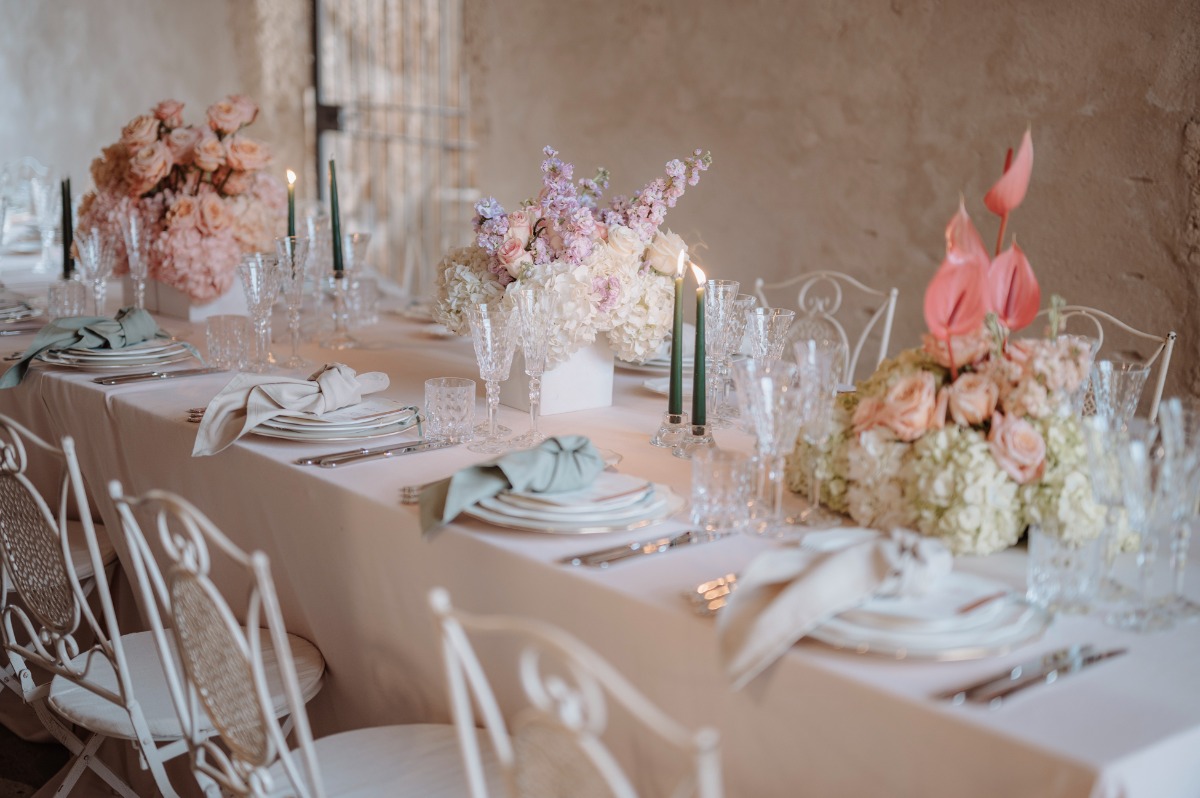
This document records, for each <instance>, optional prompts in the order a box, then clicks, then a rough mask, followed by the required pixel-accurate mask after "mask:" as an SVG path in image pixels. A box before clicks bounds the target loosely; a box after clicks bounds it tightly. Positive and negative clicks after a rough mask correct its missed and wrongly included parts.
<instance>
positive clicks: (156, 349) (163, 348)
mask: <svg viewBox="0 0 1200 798" xmlns="http://www.w3.org/2000/svg"><path fill="white" fill-rule="evenodd" d="M185 348H186V347H185V346H184V345H183V343H182V342H181V341H163V340H158V339H155V340H152V341H143V342H142V343H140V344H134V345H133V346H126V347H123V348H121V349H84V348H82V347H70V348H68V349H56V350H54V351H56V352H58V353H59V354H60V355H64V356H71V357H85V358H102V359H105V360H108V359H114V360H116V359H121V358H133V357H145V356H149V355H156V354H161V353H163V352H168V351H171V350H175V349H185Z"/></svg>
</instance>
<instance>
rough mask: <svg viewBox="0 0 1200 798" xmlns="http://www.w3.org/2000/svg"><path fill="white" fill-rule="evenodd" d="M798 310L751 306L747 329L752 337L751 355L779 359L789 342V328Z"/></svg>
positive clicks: (758, 358)
mask: <svg viewBox="0 0 1200 798" xmlns="http://www.w3.org/2000/svg"><path fill="white" fill-rule="evenodd" d="M795 320H796V312H795V311H793V310H785V309H783V308H750V309H749V310H748V311H746V329H747V330H748V337H749V339H750V357H752V358H754V359H756V360H779V359H780V358H781V357H783V347H784V344H786V343H787V333H788V329H790V328H791V326H792V322H793V321H795Z"/></svg>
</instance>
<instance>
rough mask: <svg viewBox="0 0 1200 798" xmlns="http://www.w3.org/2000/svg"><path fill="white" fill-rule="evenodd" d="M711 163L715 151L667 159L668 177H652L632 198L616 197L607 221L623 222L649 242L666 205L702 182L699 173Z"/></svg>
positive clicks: (665, 213)
mask: <svg viewBox="0 0 1200 798" xmlns="http://www.w3.org/2000/svg"><path fill="white" fill-rule="evenodd" d="M711 165H712V154H711V153H702V152H701V151H700V150H696V151H694V152H693V153H692V154H691V155H690V156H689V157H687V158H685V159H684V160H683V161H680V160H678V159H675V160H671V161H668V162H667V166H666V171H667V176H666V178H662V177H659V178H656V179H654V180H651V181H650V182H649V183H648V184H647V185H646V187H645V188H643V189H642V190H641V191H639V192H637V193H636V194H634V195H633V200H631V201H629V200H626V199H625V198H624V197H615V198H614V199H613V201H612V203H610V206H609V212H607V213H605V214H604V215H603V218H604V221H605V223H606V224H613V223H618V224H624V225H625V226H626V227H628V228H629V229H631V230H633V231H634V232H635V233H637V235H638V237H639V238H640V239H642V241H644V242H645V243H647V244H649V243H650V242H651V241H653V240H654V236H655V235H657V234H658V228H659V227H660V226H661V225H662V223H663V221H664V220H665V219H666V218H667V209H668V208H674V207H675V203H676V202H678V201H679V198H680V197H682V196H683V192H684V191H685V190H686V188H687V186H694V185H696V184H697V183H698V182H700V173H701V172H706V171H708V167H710V166H711Z"/></svg>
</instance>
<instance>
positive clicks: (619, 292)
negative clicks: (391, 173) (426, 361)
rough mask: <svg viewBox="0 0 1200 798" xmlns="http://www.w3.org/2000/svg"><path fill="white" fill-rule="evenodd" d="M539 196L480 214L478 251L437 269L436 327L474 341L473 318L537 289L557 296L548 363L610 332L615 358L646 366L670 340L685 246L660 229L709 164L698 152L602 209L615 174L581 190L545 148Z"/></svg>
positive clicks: (493, 203)
mask: <svg viewBox="0 0 1200 798" xmlns="http://www.w3.org/2000/svg"><path fill="white" fill-rule="evenodd" d="M544 153H545V155H546V159H545V160H544V161H543V162H542V189H541V192H540V193H539V194H538V196H537V197H536V198H535V199H532V200H526V201H525V202H523V203H521V205H520V207H518V208H517V209H516V210H514V211H511V212H506V211H505V210H504V208H503V207H502V206H501V205H500V203H499V202H498V201H497V200H496V199H495V198H494V197H487V198H485V199H483V200H481V201H480V202H479V203H477V204H476V206H475V212H476V215H475V243H473V244H471V245H469V246H466V247H462V248H460V249H455V250H453V251H451V252H450V253H448V254H447V255H446V256H445V257H444V258H443V259H442V261H441V263H440V264H439V265H438V270H437V271H438V275H437V286H438V293H437V300H436V304H435V307H434V318H435V319H437V321H439V322H441V323H442V324H444V325H445V326H446V327H447V328H449V329H450V330H451V331H453V332H455V333H457V334H459V335H466V334H467V333H468V332H469V327H468V324H467V318H466V310H467V308H468V307H470V306H471V305H472V304H475V303H479V302H493V301H494V302H503V301H505V297H506V296H507V295H508V293H510V292H512V291H514V290H516V289H519V288H521V287H523V286H529V285H538V286H542V287H544V288H545V289H546V290H548V291H551V292H553V293H554V295H555V296H556V301H555V303H554V308H555V310H554V314H555V319H554V327H555V329H556V330H557V331H558V334H557V335H556V336H555V337H554V338H553V339H552V341H551V345H550V356H549V364H550V365H554V364H557V363H561V362H563V361H565V360H566V359H568V358H569V357H570V356H571V355H572V354H574V353H575V352H577V351H579V350H580V349H582V348H583V347H585V346H589V345H590V344H592V343H593V342H595V341H596V340H597V337H598V336H599V335H600V334H601V333H604V334H606V335H607V338H608V343H609V345H610V346H611V347H612V349H613V351H614V353H615V354H616V356H617V357H619V358H621V359H622V360H628V361H634V362H642V361H645V360H646V359H647V358H649V357H650V356H651V355H653V354H654V353H655V351H657V350H658V348H659V347H660V346H661V345H662V343H663V341H664V340H665V339H666V338H667V336H668V335H670V332H671V324H672V320H673V316H672V309H673V304H674V293H673V291H674V288H673V277H674V274H675V271H676V269H677V266H678V262H679V255H680V253H681V251H682V252H685V253H686V245H685V244H684V242H683V239H682V238H680V237H679V236H678V235H676V234H674V233H672V232H670V231H669V230H667V231H663V230H660V229H659V228H660V227H661V225H662V223H663V221H664V220H665V218H666V213H667V209H668V208H673V207H674V206H675V203H676V202H677V201H678V200H679V198H680V197H681V196H683V193H684V190H685V189H686V187H687V186H689V185H692V186H694V185H696V183H697V182H698V181H699V179H700V173H701V172H703V171H705V170H707V169H708V167H709V165H710V164H711V162H712V156H711V155H709V154H702V153H701V151H700V150H696V151H695V152H694V153H693V154H692V155H691V156H689V157H687V158H685V159H684V160H682V161H679V160H673V161H670V162H669V163H668V164H667V166H666V176H665V177H660V178H657V179H655V180H653V181H651V182H650V183H649V184H648V185H647V186H646V187H645V188H643V189H642V190H641V191H638V192H636V193H635V194H634V195H633V196H632V197H627V196H617V197H614V198H612V199H611V200H610V201H609V202H608V204H607V205H602V204H601V197H602V194H603V192H604V191H605V190H606V189H607V188H608V184H609V174H608V172H607V171H606V170H604V169H600V170H598V172H597V173H596V176H595V177H594V178H590V179H582V180H580V181H578V183H576V182H574V180H573V176H574V167H573V166H572V165H571V164H569V163H565V162H563V161H562V160H560V159H559V158H558V153H557V152H556V151H555V150H554V149H552V148H550V147H546V148H545V150H544Z"/></svg>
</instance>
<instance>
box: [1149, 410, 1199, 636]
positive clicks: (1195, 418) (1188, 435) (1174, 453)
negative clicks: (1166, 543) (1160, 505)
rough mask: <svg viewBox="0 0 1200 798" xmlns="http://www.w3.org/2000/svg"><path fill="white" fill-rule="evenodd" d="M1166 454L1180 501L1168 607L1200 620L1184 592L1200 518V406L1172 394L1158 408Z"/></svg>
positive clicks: (1182, 616) (1181, 615)
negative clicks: (1195, 526)
mask: <svg viewBox="0 0 1200 798" xmlns="http://www.w3.org/2000/svg"><path fill="white" fill-rule="evenodd" d="M1158 423H1159V427H1160V429H1161V430H1162V442H1163V456H1164V457H1165V458H1167V459H1168V461H1169V462H1170V463H1172V464H1173V467H1174V468H1175V473H1176V481H1177V486H1178V487H1177V488H1176V492H1177V495H1178V500H1177V502H1176V509H1177V511H1178V512H1177V516H1178V517H1177V518H1176V519H1175V521H1174V522H1173V524H1172V527H1171V598H1170V602H1169V604H1168V609H1169V610H1170V612H1171V613H1172V614H1173V615H1174V616H1175V618H1176V619H1177V620H1182V621H1195V620H1200V604H1197V603H1196V602H1194V601H1192V600H1190V599H1188V598H1187V596H1185V595H1184V592H1183V587H1184V583H1185V579H1186V576H1187V559H1188V549H1189V548H1190V546H1191V540H1192V527H1193V526H1194V525H1195V524H1196V523H1197V520H1198V517H1200V408H1198V407H1197V406H1196V404H1195V403H1194V402H1188V403H1186V404H1185V403H1184V402H1183V400H1181V399H1179V398H1178V397H1172V398H1170V399H1167V400H1166V401H1165V402H1163V403H1162V406H1161V407H1160V408H1159V411H1158Z"/></svg>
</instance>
